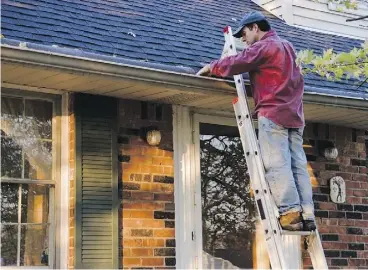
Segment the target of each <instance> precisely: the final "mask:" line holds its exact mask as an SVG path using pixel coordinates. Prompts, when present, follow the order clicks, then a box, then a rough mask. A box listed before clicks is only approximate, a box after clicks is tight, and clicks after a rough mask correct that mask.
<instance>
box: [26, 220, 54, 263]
mask: <svg viewBox="0 0 368 270" xmlns="http://www.w3.org/2000/svg"><path fill="white" fill-rule="evenodd" d="M48 243H49V230H48V226H44V225H22V230H21V244H20V245H21V246H20V265H21V266H41V265H48V254H49V244H48Z"/></svg>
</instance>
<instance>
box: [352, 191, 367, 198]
mask: <svg viewBox="0 0 368 270" xmlns="http://www.w3.org/2000/svg"><path fill="white" fill-rule="evenodd" d="M354 196H356V197H367V191H366V190H354Z"/></svg>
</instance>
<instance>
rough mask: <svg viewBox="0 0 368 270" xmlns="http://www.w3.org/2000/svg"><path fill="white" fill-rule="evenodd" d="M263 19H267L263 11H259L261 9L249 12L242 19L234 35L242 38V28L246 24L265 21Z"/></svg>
mask: <svg viewBox="0 0 368 270" xmlns="http://www.w3.org/2000/svg"><path fill="white" fill-rule="evenodd" d="M263 20H265V21H267V19H266V17H265V15H263V14H262V13H261V12H259V11H252V12H250V13H249V14H247V15H245V16H244V17H243V19H242V20H241V21H240V23H239V27H238V29H236V31H235V32H234V34H233V36H234V37H236V38H241V36H242V30H243V28H244V26H246V25H248V24H251V23H255V22H259V21H263ZM267 22H268V21H267Z"/></svg>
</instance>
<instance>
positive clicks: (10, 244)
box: [0, 225, 18, 266]
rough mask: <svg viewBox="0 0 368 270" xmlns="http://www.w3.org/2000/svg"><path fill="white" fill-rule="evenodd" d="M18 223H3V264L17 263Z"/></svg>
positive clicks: (1, 258) (14, 264)
mask: <svg viewBox="0 0 368 270" xmlns="http://www.w3.org/2000/svg"><path fill="white" fill-rule="evenodd" d="M17 236H18V226H17V225H1V257H0V260H1V265H2V266H16V265H17V243H18V241H17Z"/></svg>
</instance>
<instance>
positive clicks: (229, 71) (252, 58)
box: [197, 42, 265, 77]
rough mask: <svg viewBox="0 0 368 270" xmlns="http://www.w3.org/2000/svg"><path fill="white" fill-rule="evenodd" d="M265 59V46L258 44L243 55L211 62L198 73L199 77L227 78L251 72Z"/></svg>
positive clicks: (239, 54) (242, 53)
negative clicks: (214, 76)
mask: <svg viewBox="0 0 368 270" xmlns="http://www.w3.org/2000/svg"><path fill="white" fill-rule="evenodd" d="M264 58H265V44H262V43H261V42H257V43H255V44H253V45H252V46H250V47H248V48H247V49H245V50H243V51H242V52H241V53H238V54H236V55H233V56H228V57H225V58H223V59H219V60H216V61H213V62H211V64H208V65H206V66H204V67H203V68H202V69H201V70H200V71H198V73H197V75H202V76H205V75H209V74H213V75H216V76H219V77H227V76H231V75H237V74H241V73H245V72H249V71H251V70H253V69H255V68H256V67H257V66H258V65H259V64H261V63H262V61H263V59H264Z"/></svg>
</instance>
